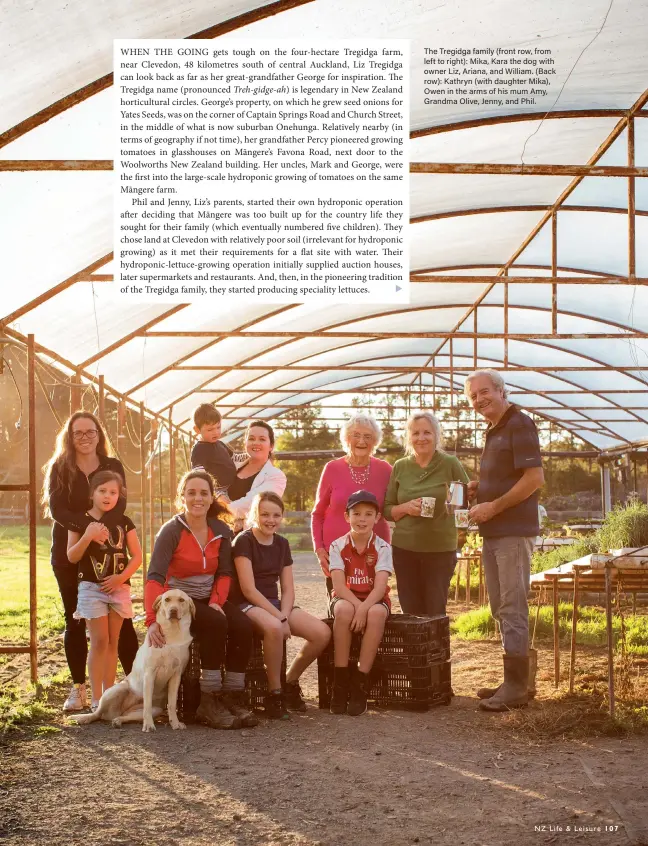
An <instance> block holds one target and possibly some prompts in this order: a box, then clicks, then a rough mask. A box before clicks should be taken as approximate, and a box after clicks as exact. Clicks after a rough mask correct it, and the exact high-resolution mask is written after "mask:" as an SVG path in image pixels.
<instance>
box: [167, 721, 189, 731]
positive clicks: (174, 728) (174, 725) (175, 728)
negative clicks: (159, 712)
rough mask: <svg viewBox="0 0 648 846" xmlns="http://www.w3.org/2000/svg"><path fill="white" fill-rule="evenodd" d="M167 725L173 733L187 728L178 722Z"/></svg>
mask: <svg viewBox="0 0 648 846" xmlns="http://www.w3.org/2000/svg"><path fill="white" fill-rule="evenodd" d="M169 725H170V726H171V728H172V729H173V730H174V731H177V730H178V729H186V728H187V726H186V725H185V724H184V723H181V722H180V720H175V721H174V722H171V723H169Z"/></svg>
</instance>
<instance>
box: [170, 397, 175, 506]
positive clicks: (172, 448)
mask: <svg viewBox="0 0 648 846" xmlns="http://www.w3.org/2000/svg"><path fill="white" fill-rule="evenodd" d="M176 444H177V434H176V433H175V432H174V430H173V406H171V408H169V508H170V513H171V515H172V514H173V494H174V492H175V488H176Z"/></svg>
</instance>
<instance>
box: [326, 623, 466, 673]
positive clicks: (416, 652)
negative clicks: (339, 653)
mask: <svg viewBox="0 0 648 846" xmlns="http://www.w3.org/2000/svg"><path fill="white" fill-rule="evenodd" d="M324 622H325V623H326V624H327V625H328V626H329V628H330V629H331V630H332V629H333V618H332V617H329V618H328V619H326V620H324ZM361 642H362V636H361V635H359V634H354V635H353V637H352V639H351V652H350V660H351V661H357V660H358V656H359V655H360V645H361ZM449 657H450V621H449V619H448V617H446V616H438V617H414V616H412V615H410V614H394V615H393V616H392V617H390V618H389V619H388V620H387V624H386V626H385V632H384V634H383V638H382V641H381V642H380V646H379V647H378V653H377V655H376V665H380V666H383V667H391V666H394V667H395V666H401V665H406V666H408V667H427V666H430V665H431V664H436V663H439V662H441V661H447V660H448V659H449ZM320 661H321V662H322V663H323V664H330V665H331V666H333V638H331V641H330V643H329V645H328V646H327V648H326V650H325V651H324V653H323V654H322V655H321V656H320Z"/></svg>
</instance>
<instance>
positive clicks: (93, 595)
mask: <svg viewBox="0 0 648 846" xmlns="http://www.w3.org/2000/svg"><path fill="white" fill-rule="evenodd" d="M123 486H124V483H123V480H122V478H121V476H120V475H119V473H115V472H113V471H112V470H102V471H100V472H99V473H95V475H94V476H93V477H92V479H91V481H90V499H91V502H92V508H90V509H89V510H88V511H87V514H88V516H89V517H93V518H94V522H92V523H90V525H89V526H88V527H87V529H86V530H85V532H84V533H83V534H80V533H79V532H73V531H68V548H67V554H68V559H69V561H70V562H71V563H72V564H76V565H77V572H78V578H79V596H78V604H77V610H76V612H75V614H74V616H75V617H76V618H77V619H85V620H86V622H87V626H88V629H89V631H90V652H89V653H88V674H89V676H90V684H91V686H92V708H93V710H94V708H95V707H96V706H97V705H98V704H99V700H100V699H101V695H102V693H104V692H105V691H106V690H108V688H109V687H112V686H113V685H114V683H115V674H116V672H117V643H118V640H119V632H120V630H121V627H122V622H123V620H124V619H130V618H132V616H133V606H132V603H131V598H130V582H129V579H130V577H131V576H132V575H133V573H134V572H135V571H136V570H137V568H138V567H139V566H140V564H141V563H142V549H141V547H140V542H139V539H138V537H137V532H136V531H135V524H134V523H133V521H132V520H131V519H130V517H128V516H127V515H126V514H124V515H122V516H113V517H112V518H111V514H110V512H111V511H112V510H113V509H114V508H115V506H116V505H117V502H118V501H119V498H120V496H121V495H122V489H123ZM129 556H130V560H129Z"/></svg>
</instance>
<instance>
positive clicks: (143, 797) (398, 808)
mask: <svg viewBox="0 0 648 846" xmlns="http://www.w3.org/2000/svg"><path fill="white" fill-rule="evenodd" d="M295 570H296V577H297V578H296V582H297V586H298V587H297V596H298V601H299V604H300V605H301V606H302V607H304V608H307V609H308V610H311V611H313V612H314V613H318V614H323V613H324V610H325V603H324V595H323V590H322V582H321V577H320V576H319V573H318V572H317V570H316V569H315V566H314V563H313V560H312V558H311V556H308V555H303V556H301V555H300V556H298V560H297V562H296V568H295ZM50 646H51V648H50V650H49V652H50V658H49V662H48V667H47V668H46V671H49V672H51V671H52V669H53V668H54V667H56V666H57V665H60V661H61V657H62V653H61V650H60V646H59V644H58V642H57V643H54V644H51V645H50ZM452 659H453V687H454V690H455V693H456V694H457V695H456V696H455V698H454V699H453V701H452V704H451V705H450V706H449V707H444V706H440V707H438V708H435V709H433V710H431V711H429V712H427V713H410V712H403V711H386V710H370V711H369V712H368V713H367V714H366V715H365V716H363V717H360V718H357V719H353V718H351V717H346V716H344V717H336V716H332V715H331V714H329V713H327V712H324V711H320V710H319V709H318V708H317V704H316V702H317V682H316V673H315V671H314V669H313V668H311V669H310V670H309V671H308V673H307V675H306V676H305V678H304V682H305V683H304V688H305V692H306V694H307V696H308V697H309V699H310V704H309V709H308V712H307V713H306V714H304V715H293V718H292V719H291V721H290V722H285V723H268V722H265V721H262V723H261V725H259V726H258V727H257V728H254V729H246V730H243V731H230V732H218V731H214V730H211V729H207V728H204V727H201V726H190V727H188V728H187V730H186V731H184V732H172V731H171V730H170V729H169V727H168V726H167V725H166V724H164V723H159V724H158V730H157V732H156V733H155V734H143V733H142V732H141V730H140V729H139V728H138V727H137V726H134V725H127V726H124V727H123V728H122V729H114V728H112V727H109V726H107V725H103V724H95V725H92V726H88V727H73V726H70V725H67V724H65V721H64V720H63V719H62V718H60V719H56V720H53V721H52V722H51V723H49V724H48V725H49V726H50V729H49V731H48V730H47V729H46V730H45V733H43V731H42V730H41V732H40V733H34V732H33V731H28V732H26V733H24V734H21V735H15V737H14V739H11V740H9V742H7V743H6V744H5V745H4V746H2V747H0V755H1V756H2V759H3V760H2V766H1V769H0V840H2V842H3V843H7V844H15V845H16V846H17V845H18V844H27V843H29V844H40V843H43V844H45V843H47V844H52V846H56V844H65V846H73V844H77V843H78V844H85V845H86V846H88V845H89V844H92V846H94V845H95V844H97V846H98V844H113V843H121V844H133V846H135V844H137V845H138V846H139V844H142V846H145V844H146V846H148V844H160V846H172V845H173V844H178V846H180V845H181V844H186V846H193V845H194V844H195V846H198V844H200V846H204V844H219V846H252V844H259V845H260V846H275V845H276V846H279V844H282V846H283V844H294V846H297V844H301V845H302V846H306V844H308V846H316V844H320V846H388V844H389V846H401V844H402V846H404V844H410V843H420V844H435V846H436V844H439V846H443V845H444V844H452V846H460V845H461V844H466V846H473V844H475V846H478V845H479V846H495V844H512V843H515V844H522V846H523V845H524V844H527V843H529V844H531V843H533V844H535V843H538V844H541V843H560V842H567V841H571V840H573V841H576V842H578V843H584V844H589V843H592V844H594V843H596V844H606V845H607V844H610V845H611V846H612V845H614V846H616V844H624V846H625V844H628V843H631V844H648V800H647V799H646V796H648V793H647V789H648V766H647V765H648V737H647V736H646V735H644V736H639V737H637V736H633V737H629V738H625V739H619V738H607V737H606V738H597V739H589V740H588V739H581V740H560V739H555V740H548V739H547V737H546V736H539V735H538V733H537V732H535V731H534V730H533V728H532V725H531V723H529V725H528V726H527V725H526V723H525V720H528V718H530V717H533V715H536V716H538V714H539V713H542V712H543V709H544V708H545V706H546V703H547V702H548V701H549V698H550V697H551V696H552V693H553V686H552V685H551V681H550V674H549V672H548V669H549V667H550V665H551V661H552V658H551V656H550V654H549V653H548V652H546V651H544V652H541V655H540V683H539V695H538V700H537V701H536V702H534V703H533V704H532V705H531V706H530V707H529V709H527V711H526V712H525V713H526V716H525V718H524V719H522V720H520V718H519V717H518V718H516V717H515V715H506V716H505V717H504V718H502V717H501V716H499V715H487V714H483V713H481V712H479V711H478V709H477V700H476V699H475V698H474V696H473V695H472V691H473V690H474V687H475V685H477V684H483V683H484V682H488V681H491V680H495V679H496V678H497V672H498V667H497V664H498V661H499V648H498V646H497V644H496V643H465V642H454V643H453V654H452ZM8 671H9V670H8V668H5V677H6V674H7V672H8ZM57 729H61V730H60V731H57Z"/></svg>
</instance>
